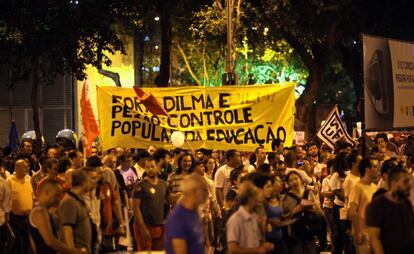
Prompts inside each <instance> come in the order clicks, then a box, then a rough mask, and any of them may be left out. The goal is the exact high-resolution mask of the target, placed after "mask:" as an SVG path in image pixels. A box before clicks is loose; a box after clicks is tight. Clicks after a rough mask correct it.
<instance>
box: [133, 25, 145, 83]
mask: <svg viewBox="0 0 414 254" xmlns="http://www.w3.org/2000/svg"><path fill="white" fill-rule="evenodd" d="M134 65H135V70H134V71H135V75H134V77H135V85H136V86H138V87H142V85H143V84H144V77H143V71H142V67H143V65H144V38H143V33H142V31H139V32H137V33H135V35H134Z"/></svg>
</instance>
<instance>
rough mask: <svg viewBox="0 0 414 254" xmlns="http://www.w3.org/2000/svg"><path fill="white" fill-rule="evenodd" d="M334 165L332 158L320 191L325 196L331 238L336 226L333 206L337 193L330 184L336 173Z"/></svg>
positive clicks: (324, 208) (326, 218) (324, 210)
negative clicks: (335, 193)
mask: <svg viewBox="0 0 414 254" xmlns="http://www.w3.org/2000/svg"><path fill="white" fill-rule="evenodd" d="M332 165H333V161H332V160H330V161H328V163H327V168H328V172H329V174H328V175H327V176H326V177H325V178H324V179H323V180H322V188H321V193H320V196H321V197H322V198H323V202H322V211H323V213H324V215H325V220H326V223H327V230H329V233H330V235H331V239H332V228H333V227H335V225H333V224H334V223H335V218H334V211H333V208H334V203H333V199H334V197H335V195H334V193H333V192H332V190H331V187H330V184H329V183H330V180H331V177H332V175H333V173H334V171H333V167H332Z"/></svg>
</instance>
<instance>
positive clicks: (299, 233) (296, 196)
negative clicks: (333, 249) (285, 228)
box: [282, 171, 320, 254]
mask: <svg viewBox="0 0 414 254" xmlns="http://www.w3.org/2000/svg"><path fill="white" fill-rule="evenodd" d="M286 181H287V183H288V185H289V188H290V190H289V192H287V193H286V195H285V196H284V198H283V200H282V205H283V211H284V213H286V214H285V215H284V217H285V218H292V219H297V221H295V222H294V223H293V225H292V226H291V234H290V235H289V249H290V253H292V254H296V253H297V254H299V253H308V254H312V253H317V246H316V242H315V236H316V235H317V233H318V232H316V230H309V231H306V230H305V228H303V226H304V225H305V224H304V223H305V222H304V216H305V215H306V212H308V214H310V213H314V214H316V213H317V212H316V211H320V208H318V207H317V206H316V205H315V197H314V195H313V192H312V191H309V190H307V189H305V188H304V184H303V181H302V178H301V176H300V175H299V174H298V173H297V172H296V171H292V172H290V173H288V175H287V176H286ZM307 222H309V221H307ZM311 224H313V226H318V225H317V224H319V221H316V220H315V221H312V222H311ZM311 224H310V225H307V226H309V227H310V226H312V225H311Z"/></svg>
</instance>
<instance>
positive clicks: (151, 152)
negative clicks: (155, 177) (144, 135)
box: [147, 146, 157, 156]
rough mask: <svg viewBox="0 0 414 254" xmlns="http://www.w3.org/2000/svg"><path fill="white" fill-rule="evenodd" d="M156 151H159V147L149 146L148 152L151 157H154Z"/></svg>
mask: <svg viewBox="0 0 414 254" xmlns="http://www.w3.org/2000/svg"><path fill="white" fill-rule="evenodd" d="M156 150H157V147H155V146H148V149H147V152H148V153H149V154H150V155H151V156H153V155H154V153H155V151H156Z"/></svg>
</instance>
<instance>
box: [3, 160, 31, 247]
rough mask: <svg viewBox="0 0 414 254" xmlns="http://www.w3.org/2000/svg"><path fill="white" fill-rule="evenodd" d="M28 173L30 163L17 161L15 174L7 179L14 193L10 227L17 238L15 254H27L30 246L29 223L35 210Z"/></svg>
mask: <svg viewBox="0 0 414 254" xmlns="http://www.w3.org/2000/svg"><path fill="white" fill-rule="evenodd" d="M28 172H29V162H28V161H27V160H26V159H17V160H16V161H15V163H14V174H13V175H11V176H10V177H9V178H7V182H8V183H9V186H10V190H11V192H12V209H11V212H10V226H11V228H12V229H13V232H14V235H15V236H16V242H15V245H14V247H13V253H26V252H27V250H28V246H29V237H28V230H27V228H28V227H27V222H28V215H29V213H30V211H31V209H32V208H33V188H32V184H31V183H30V181H29V180H28V178H27V177H26V176H27V174H28Z"/></svg>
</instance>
